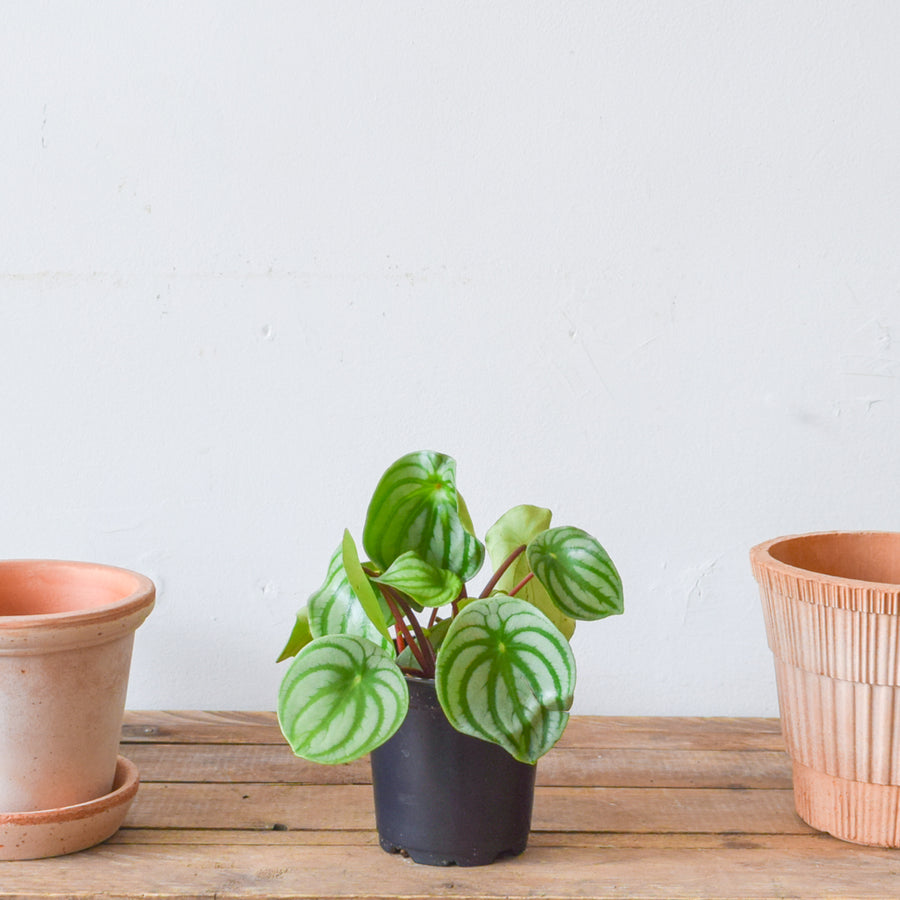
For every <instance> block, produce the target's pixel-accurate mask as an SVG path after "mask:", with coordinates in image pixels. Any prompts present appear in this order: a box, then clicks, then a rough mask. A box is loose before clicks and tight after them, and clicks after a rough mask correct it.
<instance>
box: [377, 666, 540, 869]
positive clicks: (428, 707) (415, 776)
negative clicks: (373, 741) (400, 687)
mask: <svg viewBox="0 0 900 900" xmlns="http://www.w3.org/2000/svg"><path fill="white" fill-rule="evenodd" d="M407 683H408V685H409V712H408V713H407V716H406V718H405V719H404V721H403V724H402V725H401V726H400V728H399V730H398V731H397V732H396V734H394V736H393V737H391V738H390V740H388V741H387V742H385V743H384V744H382V745H381V746H380V747H378V748H377V749H375V750H373V751H372V753H371V756H370V758H371V764H372V785H373V789H374V794H375V818H376V824H377V827H378V836H379V840H380V843H381V846H382V848H383V849H384V850H386V851H388V852H389V853H404V854H405V855H408V856H409V857H410V858H411V859H412V860H413V861H414V862H417V863H422V864H424V865H431V866H449V865H454V864H455V865H459V866H483V865H487V864H489V863H492V862H494V860H496V859H497V858H498V857H503V856H516V855H518V854H520V853H522V852H523V851H524V850H525V847H526V844H527V843H528V834H529V831H530V830H531V810H532V806H533V802H534V779H535V769H536V767H535V766H533V765H528V764H527V763H522V762H519V761H518V760H516V759H514V758H513V757H512V756H510V755H509V753H507V751H506V750H504V749H503V748H502V747H498V746H497V745H496V744H491V743H489V742H487V741H482V740H479V739H478V738H474V737H470V736H469V735H465V734H461V733H460V732H458V731H457V730H456V729H455V728H453V726H452V725H451V724H450V723H449V722H448V721H447V717H446V716H445V715H444V711H443V709H441V706H440V703H439V702H438V699H437V693H436V691H435V686H434V681H432V680H426V679H418V678H408V679H407Z"/></svg>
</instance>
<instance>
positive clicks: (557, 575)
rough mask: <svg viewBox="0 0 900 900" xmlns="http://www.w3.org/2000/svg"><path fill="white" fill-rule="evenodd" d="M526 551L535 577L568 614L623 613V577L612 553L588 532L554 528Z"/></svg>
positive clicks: (595, 616)
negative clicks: (614, 563)
mask: <svg viewBox="0 0 900 900" xmlns="http://www.w3.org/2000/svg"><path fill="white" fill-rule="evenodd" d="M526 553H527V556H528V562H529V564H530V566H531V569H532V571H533V572H534V574H535V577H536V578H537V579H538V580H539V581H540V582H541V584H543V585H544V587H545V588H546V589H547V593H548V594H549V595H550V597H551V598H552V600H553V602H554V603H555V604H556V605H557V606H558V607H559V608H560V609H561V610H562V611H563V612H564V613H565V614H566V615H567V616H571V617H572V618H573V619H587V620H593V619H603V618H605V617H606V616H613V615H619V614H620V613H622V611H623V597H622V579H621V578H620V577H619V573H618V572H617V571H616V567H615V565H613V561H612V560H611V559H610V558H609V554H608V553H607V552H606V550H604V549H603V547H602V546H601V545H600V543H599V541H597V539H596V538H593V537H591V535H589V534H588V533H587V532H585V531H582V530H581V529H580V528H573V527H571V526H564V527H562V528H551V529H549V530H548V531H545V532H543V533H542V534H539V535H538V536H537V537H536V538H535V539H534V540H533V541H532V542H531V543H530V544H529V545H528V550H527V551H526Z"/></svg>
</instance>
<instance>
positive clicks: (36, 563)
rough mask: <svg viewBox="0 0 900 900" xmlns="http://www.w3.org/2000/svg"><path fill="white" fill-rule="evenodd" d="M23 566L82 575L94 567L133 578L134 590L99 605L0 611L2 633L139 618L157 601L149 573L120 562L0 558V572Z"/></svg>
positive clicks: (101, 571) (144, 615) (115, 574)
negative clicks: (26, 610) (59, 610)
mask: <svg viewBox="0 0 900 900" xmlns="http://www.w3.org/2000/svg"><path fill="white" fill-rule="evenodd" d="M9 569H22V570H25V571H30V572H32V573H34V574H40V573H41V572H48V571H53V570H66V569H68V570H74V571H75V572H77V573H80V574H82V575H88V574H89V573H90V572H91V571H93V572H95V573H98V574H102V575H104V576H106V577H109V576H113V577H116V576H118V577H120V578H122V579H123V581H126V582H128V581H130V582H131V584H130V585H128V587H130V588H131V590H130V591H129V592H128V593H127V594H125V595H124V596H121V597H119V598H118V599H116V600H113V601H112V602H111V603H104V604H102V605H99V606H93V607H87V608H81V609H72V610H64V611H62V612H42V613H23V614H13V615H0V633H3V632H5V633H7V634H11V633H22V632H25V631H35V630H42V629H45V628H47V627H50V626H52V627H56V628H59V627H63V628H66V627H69V626H71V627H77V626H79V625H85V624H88V623H90V624H101V623H106V622H113V621H115V620H117V619H122V618H125V617H128V616H132V615H137V616H139V618H140V621H143V619H144V618H145V617H146V616H147V615H149V613H150V611H151V609H152V608H153V605H154V603H155V601H156V587H155V585H154V584H153V582H152V581H151V580H150V579H149V578H148V577H147V576H146V575H142V574H140V573H139V572H135V571H133V570H131V569H125V568H122V567H121V566H112V565H107V564H106V563H94V562H86V561H79V560H64V559H4V560H0V576H2V573H3V571H4V570H9Z"/></svg>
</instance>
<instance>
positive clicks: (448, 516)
mask: <svg viewBox="0 0 900 900" xmlns="http://www.w3.org/2000/svg"><path fill="white" fill-rule="evenodd" d="M363 546H364V547H365V548H366V553H368V554H369V556H370V557H371V559H372V560H373V561H374V562H375V563H376V564H377V565H378V567H379V568H380V569H381V570H382V571H384V570H385V569H387V568H388V567H389V566H390V565H391V563H393V562H394V560H395V559H397V557H398V556H402V555H403V554H404V553H406V552H407V551H409V550H413V551H415V553H416V554H417V555H418V556H419V557H421V558H422V559H424V560H425V561H426V562H428V563H431V565H433V566H435V567H436V568H438V569H448V570H449V571H451V572H454V573H455V574H456V575H458V576H459V577H460V578H461V579H462V580H463V581H467V580H468V579H469V578H471V577H472V576H473V575H475V574H476V573H477V572H478V570H479V569H480V568H481V563H482V561H483V560H484V545H483V544H482V543H481V541H479V540H478V538H476V537H475V536H474V535H473V534H471V533H470V532H469V531H468V530H467V529H466V526H465V525H464V524H463V520H462V519H461V518H460V513H459V497H458V494H457V491H456V461H455V460H454V459H452V458H451V457H449V456H445V455H444V454H442V453H434V452H432V451H421V452H418V453H410V454H408V455H407V456H404V457H402V458H400V459H398V460H397V462H395V463H394V464H393V465H392V466H391V467H390V468H389V469H388V470H387V471H386V472H385V473H384V475H383V476H382V477H381V480H380V481H379V483H378V486H377V487H376V489H375V493H374V495H373V496H372V501H371V503H370V504H369V509H368V512H367V514H366V524H365V528H364V530H363Z"/></svg>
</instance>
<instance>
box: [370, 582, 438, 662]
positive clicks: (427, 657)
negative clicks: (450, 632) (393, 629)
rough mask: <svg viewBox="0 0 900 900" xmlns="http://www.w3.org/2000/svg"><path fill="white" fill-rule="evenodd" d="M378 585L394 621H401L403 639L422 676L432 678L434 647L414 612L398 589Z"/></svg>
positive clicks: (434, 658) (434, 659) (434, 660)
mask: <svg viewBox="0 0 900 900" xmlns="http://www.w3.org/2000/svg"><path fill="white" fill-rule="evenodd" d="M380 587H381V589H382V593H383V594H384V599H385V600H386V601H387V603H388V606H389V607H390V609H391V613H392V614H393V616H394V619H395V621H396V622H397V623H398V625H399V623H401V622H403V626H402V627H403V631H404V635H403V637H404V640H405V641H406V643H407V645H408V646H409V649H410V650H411V651H412V652H413V654H414V655H415V657H416V661H417V662H418V663H419V665H420V666H421V667H422V675H423V677H425V678H434V667H435V662H436V657H435V653H434V647H432V646H431V641H429V640H428V638H427V637H426V636H425V632H424V631H423V630H422V626H421V624H420V623H419V620H418V619H417V618H416V615H415V613H414V612H413V611H412V609H411V607H410V605H409V604H408V603H407V602H406V600H405V599H404V598H403V595H402V594H400V593H399V591H396V590H394V588H392V587H389V586H388V585H386V584H383V585H380ZM404 616H405V617H406V619H407V620H409V624H410V625H412V630H413V632H414V633H415V639H414V638H413V636H412V635H411V634H410V633H409V630H408V629H407V627H406V622H404V621H403V618H404Z"/></svg>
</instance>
